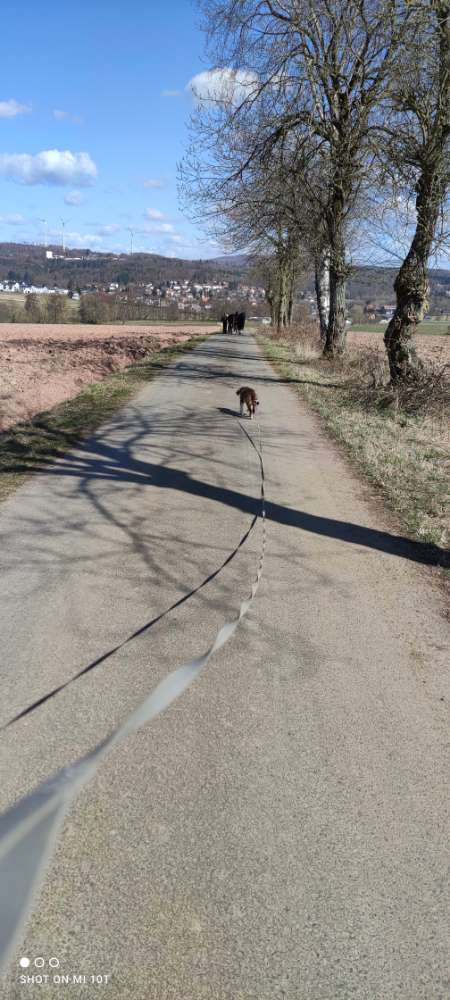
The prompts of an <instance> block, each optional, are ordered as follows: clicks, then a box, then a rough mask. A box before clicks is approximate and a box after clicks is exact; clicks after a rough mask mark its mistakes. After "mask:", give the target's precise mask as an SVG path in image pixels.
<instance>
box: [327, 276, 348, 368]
mask: <svg viewBox="0 0 450 1000" xmlns="http://www.w3.org/2000/svg"><path fill="white" fill-rule="evenodd" d="M346 284H347V271H346V269H345V268H344V267H342V266H336V264H333V262H331V263H330V312H329V319H328V328H327V335H326V340H325V347H324V352H323V353H324V354H325V355H326V356H327V357H329V358H334V357H338V356H340V355H342V354H344V351H345V343H346V339H347V327H346V323H345V292H346Z"/></svg>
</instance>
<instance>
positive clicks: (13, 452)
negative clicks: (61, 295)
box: [0, 336, 207, 501]
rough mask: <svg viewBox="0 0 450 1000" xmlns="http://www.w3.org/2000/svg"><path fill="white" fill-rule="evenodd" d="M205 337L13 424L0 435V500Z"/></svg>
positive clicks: (165, 351)
mask: <svg viewBox="0 0 450 1000" xmlns="http://www.w3.org/2000/svg"><path fill="white" fill-rule="evenodd" d="M206 339H207V337H206V336H205V337H192V338H191V339H190V340H185V341H184V342H183V343H180V344H175V345H171V346H170V347H168V348H163V349H162V350H161V351H157V352H155V353H154V354H151V355H149V356H148V357H147V358H145V359H144V360H143V361H139V362H138V363H137V364H134V365H130V367H129V368H125V369H124V370H123V371H122V372H116V373H114V374H113V375H108V376H107V378H105V379H103V380H102V381H101V382H93V383H92V385H89V386H87V387H86V388H84V389H83V391H82V392H80V393H79V394H78V395H77V396H73V397H72V399H68V400H66V401H65V402H64V403H59V404H58V406H54V407H53V408H52V409H51V410H48V411H46V412H44V413H39V414H37V416H35V417H33V419H32V420H30V421H26V422H23V423H19V424H15V425H14V426H13V427H9V428H8V429H7V430H6V431H4V432H3V433H1V434H0V501H1V500H5V499H6V497H7V496H9V495H10V494H11V493H12V492H13V491H14V490H16V489H17V488H18V487H19V486H21V485H22V483H23V482H24V481H25V479H26V478H27V476H29V475H30V473H32V472H34V471H36V470H38V469H39V468H41V467H42V465H43V464H45V463H47V462H49V461H51V459H52V457H54V456H55V455H61V454H63V453H64V452H66V451H68V450H69V449H70V448H71V447H73V446H74V445H76V444H78V443H79V442H80V441H82V439H83V438H85V437H87V436H88V435H89V434H91V433H92V432H93V431H95V430H96V429H97V428H98V427H100V425H101V424H102V423H103V422H104V421H105V420H107V419H108V418H109V417H111V416H112V415H113V414H114V413H115V412H116V411H117V410H118V409H120V407H121V406H123V405H124V404H125V403H126V402H128V400H130V399H131V398H132V397H133V396H134V395H135V394H136V393H137V392H138V391H139V390H140V389H142V388H143V387H144V385H146V384H147V383H148V382H151V381H152V379H154V378H155V376H156V375H157V373H158V371H159V370H160V369H161V367H162V366H165V365H167V364H169V363H170V362H171V361H173V360H174V359H175V358H176V357H177V355H179V354H183V353H184V352H185V351H189V350H192V349H193V348H194V347H196V346H197V345H198V344H200V343H202V342H203V341H205V340H206Z"/></svg>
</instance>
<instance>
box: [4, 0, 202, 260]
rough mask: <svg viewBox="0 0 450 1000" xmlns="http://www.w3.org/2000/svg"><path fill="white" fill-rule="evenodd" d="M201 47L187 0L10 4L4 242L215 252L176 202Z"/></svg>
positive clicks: (196, 253)
mask: <svg viewBox="0 0 450 1000" xmlns="http://www.w3.org/2000/svg"><path fill="white" fill-rule="evenodd" d="M203 44H204V40H203V35H202V33H201V31H200V29H199V27H198V12H197V9H196V7H195V5H194V3H191V2H190V0H166V2H164V0H146V2H144V0H130V2H129V3H128V4H127V3H125V2H123V0H122V2H117V0H109V2H106V0H91V2H87V0H79V2H78V3H76V4H75V3H74V4H72V3H65V2H63V3H61V0H58V2H56V0H43V2H42V3H37V2H36V0H25V3H22V4H20V6H19V7H18V6H17V4H14V5H13V3H12V2H11V0H6V2H5V0H4V3H3V6H2V69H1V75H0V136H1V140H0V220H1V221H0V240H1V241H4V240H13V241H15V242H23V241H38V242H43V241H44V233H45V228H46V227H47V231H48V239H49V242H59V241H60V238H61V228H62V225H61V218H63V219H64V220H65V231H66V233H67V244H68V245H69V246H88V247H91V248H92V249H97V248H98V249H105V250H108V249H111V250H116V249H125V250H129V247H130V234H129V232H128V231H127V230H128V228H129V227H130V228H132V229H133V230H134V249H136V250H140V249H141V250H145V251H148V252H152V251H153V252H158V253H164V254H167V255H175V256H182V257H196V256H203V257H207V256H213V255H214V254H215V253H217V248H216V247H214V246H213V245H211V244H209V243H208V241H207V240H206V238H205V237H204V236H203V235H202V234H201V233H200V232H198V231H197V232H196V231H195V229H194V228H193V227H192V226H191V225H190V224H189V223H188V222H187V221H186V219H184V218H183V216H182V215H181V213H180V211H179V209H178V203H177V178H176V164H177V161H178V160H179V159H180V158H181V156H182V154H183V150H184V147H185V145H186V141H187V129H186V124H187V120H188V117H189V113H190V110H191V107H192V96H191V94H190V91H189V90H188V89H186V87H187V85H188V83H189V81H190V80H191V79H192V78H193V77H194V76H195V75H196V74H198V73H201V72H202V71H204V70H205V62H204V56H203ZM49 151H56V152H49ZM81 154H84V155H81ZM42 220H45V223H44V221H42Z"/></svg>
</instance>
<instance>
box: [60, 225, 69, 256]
mask: <svg viewBox="0 0 450 1000" xmlns="http://www.w3.org/2000/svg"><path fill="white" fill-rule="evenodd" d="M68 221H69V220H68V219H61V236H62V240H61V242H62V252H63V253H65V252H66V245H65V242H64V227H65V226H66V224H67V222H68Z"/></svg>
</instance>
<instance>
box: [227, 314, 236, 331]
mask: <svg viewBox="0 0 450 1000" xmlns="http://www.w3.org/2000/svg"><path fill="white" fill-rule="evenodd" d="M227 321H228V322H227V329H228V333H233V326H234V322H233V321H234V316H233V313H228V316H227Z"/></svg>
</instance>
